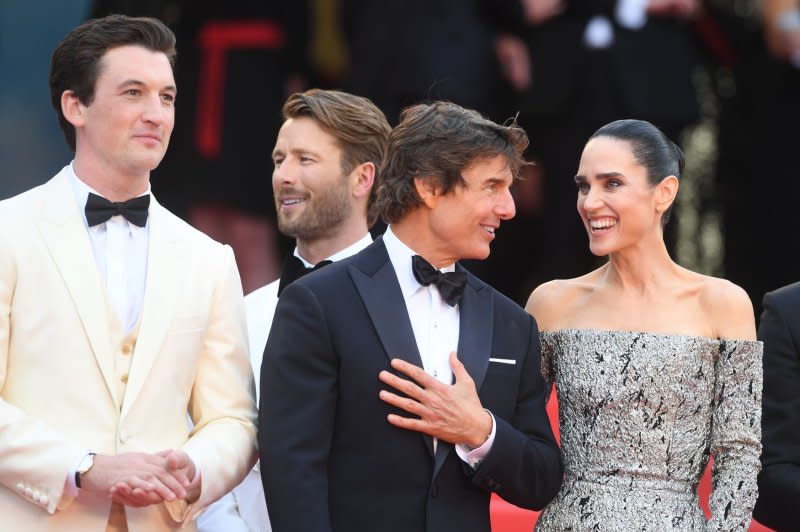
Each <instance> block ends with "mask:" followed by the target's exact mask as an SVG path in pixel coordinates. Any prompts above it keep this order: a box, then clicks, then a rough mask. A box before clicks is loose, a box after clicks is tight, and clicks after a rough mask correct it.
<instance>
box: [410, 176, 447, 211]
mask: <svg viewBox="0 0 800 532" xmlns="http://www.w3.org/2000/svg"><path fill="white" fill-rule="evenodd" d="M434 180H435V178H434V177H433V176H417V177H415V178H414V188H416V190H417V195H418V196H419V198H420V199H421V200H422V203H424V204H425V205H427V206H428V208H431V209H432V208H434V207H435V206H436V204H437V203H439V198H441V197H442V193H441V191H440V190H437V189H436V184H435V181H434Z"/></svg>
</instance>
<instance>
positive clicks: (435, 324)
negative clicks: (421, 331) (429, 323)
mask: <svg viewBox="0 0 800 532" xmlns="http://www.w3.org/2000/svg"><path fill="white" fill-rule="evenodd" d="M433 328H434V329H438V328H439V322H437V321H434V322H433Z"/></svg>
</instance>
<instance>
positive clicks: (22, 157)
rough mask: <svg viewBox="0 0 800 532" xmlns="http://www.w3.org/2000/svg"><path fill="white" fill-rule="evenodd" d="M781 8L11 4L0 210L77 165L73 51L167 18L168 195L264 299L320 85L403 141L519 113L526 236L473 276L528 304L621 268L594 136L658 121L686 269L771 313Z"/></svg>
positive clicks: (509, 0)
mask: <svg viewBox="0 0 800 532" xmlns="http://www.w3.org/2000/svg"><path fill="white" fill-rule="evenodd" d="M777 3H781V4H782V5H783V4H785V5H790V4H792V3H794V4H795V6H794V8H795V9H796V8H797V4H798V0H777V2H776V1H775V0H763V1H762V2H758V1H756V0H649V1H648V0H380V1H374V0H372V1H370V0H284V1H277V0H273V1H266V0H260V1H258V0H224V1H219V2H196V1H188V0H185V1H182V0H127V1H126V0H97V1H95V2H90V1H76V2H74V3H61V2H56V1H53V2H43V1H38V2H37V1H34V2H28V3H23V2H22V1H21V0H2V1H0V71H1V72H2V77H3V81H2V83H1V84H0V116H2V120H0V122H2V123H1V124H0V141H1V142H0V166H1V167H2V169H3V178H2V179H0V198H4V197H8V196H10V195H12V194H15V193H17V192H20V191H21V190H23V189H25V188H28V187H30V186H32V185H34V184H37V183H41V182H44V181H45V180H46V179H48V178H49V177H50V176H51V175H52V174H54V173H55V172H56V171H57V170H58V169H59V168H60V167H61V166H63V164H66V163H67V162H68V161H69V157H70V155H69V153H68V152H67V151H66V148H65V147H64V146H63V140H62V139H60V135H59V133H58V129H57V124H56V119H55V116H54V115H53V112H52V110H51V109H50V108H49V103H48V98H47V81H46V72H47V70H48V68H49V50H52V48H53V43H55V42H57V41H58V40H59V39H60V38H61V37H63V35H64V34H65V33H66V32H67V31H68V29H69V28H71V27H73V26H74V25H75V24H77V23H78V22H79V21H80V20H82V19H85V18H89V17H91V16H102V15H106V14H109V13H113V12H117V13H125V14H129V15H148V16H155V17H158V18H160V19H161V20H163V21H164V22H166V23H167V24H168V25H169V26H170V27H171V28H172V29H173V30H174V31H175V33H176V35H177V38H178V62H177V67H176V81H177V84H178V89H179V96H178V100H177V114H176V128H175V132H174V133H173V138H172V141H171V146H170V149H169V151H168V152H167V156H166V158H165V160H164V162H163V163H162V164H161V166H159V168H158V169H157V170H156V171H155V172H154V177H153V179H152V183H153V191H154V192H155V193H156V195H157V196H158V198H159V201H160V202H162V203H163V204H164V205H165V206H167V207H168V208H170V209H171V210H173V211H175V212H177V213H179V214H180V215H182V216H183V217H184V218H185V219H187V220H188V221H189V222H190V223H191V224H192V225H194V226H195V227H197V228H199V229H201V230H203V231H205V232H206V233H208V234H209V235H211V236H212V237H214V238H215V239H217V240H220V241H222V242H225V243H229V244H231V245H232V246H233V248H234V250H235V253H236V259H237V263H238V265H239V269H240V272H241V276H242V281H243V284H244V290H245V293H247V292H249V291H251V290H253V289H255V288H257V287H259V286H262V285H263V284H265V283H267V282H268V281H271V280H273V279H274V278H276V277H277V276H278V268H279V264H280V263H281V260H282V257H283V256H284V255H285V254H286V253H287V252H290V250H291V247H292V245H293V242H292V241H290V240H289V239H286V238H283V237H281V236H280V235H279V234H278V233H277V228H276V224H275V208H274V203H273V199H272V188H271V174H272V163H271V151H272V147H273V145H274V142H275V137H276V135H277V132H278V128H279V126H280V124H281V117H280V108H281V105H282V103H283V101H284V100H285V98H286V97H287V96H288V95H289V94H291V93H292V92H295V91H298V90H304V89H306V88H309V87H322V88H341V89H343V90H346V91H349V92H353V93H355V94H359V95H362V96H366V97H368V98H370V99H372V101H374V102H375V103H376V104H377V105H378V106H379V107H380V108H381V109H382V110H383V111H384V112H385V113H386V116H387V118H388V119H389V122H390V123H391V124H392V125H394V124H396V123H397V119H398V116H399V113H400V110H401V109H402V108H403V107H404V106H406V105H408V104H411V103H415V102H420V101H430V100H438V99H445V100H451V101H454V102H456V103H458V104H460V105H463V106H466V107H470V108H474V109H477V110H479V111H480V112H482V113H483V114H485V115H487V116H488V117H490V118H492V119H493V120H495V121H498V122H504V121H506V120H509V119H513V118H514V117H516V119H517V120H518V122H519V123H520V124H521V125H522V126H523V127H524V128H525V130H526V131H527V132H528V134H529V136H530V139H531V146H530V148H529V152H528V158H529V160H530V161H531V162H533V163H534V164H532V165H530V166H528V167H527V168H526V169H525V170H524V176H523V177H524V179H522V180H520V181H518V182H517V183H516V185H515V189H514V195H515V200H516V205H517V216H516V218H514V220H512V221H511V222H508V223H506V224H504V226H503V227H501V229H500V231H499V232H498V238H497V239H496V240H495V242H494V244H493V252H492V255H491V257H490V258H489V259H488V260H486V261H483V262H481V263H474V264H469V265H468V267H469V268H470V269H472V270H473V271H474V272H475V273H476V274H478V275H479V276H480V277H482V278H483V279H484V280H486V281H487V282H489V283H490V284H492V285H494V286H495V287H496V288H498V289H499V290H500V291H501V292H504V293H505V294H506V295H508V296H510V297H511V298H512V299H514V300H516V301H518V302H519V303H521V304H524V302H525V298H526V297H527V295H528V294H529V293H530V291H531V289H532V288H534V287H535V286H536V285H538V284H539V283H541V282H543V281H546V280H549V279H553V278H565V277H573V276H576V275H579V274H581V273H584V272H586V271H587V270H589V269H590V268H591V267H592V266H593V265H595V264H599V263H598V261H599V260H602V259H598V258H596V257H593V256H592V255H591V254H590V253H589V251H588V247H587V244H586V236H585V232H584V229H583V227H582V225H581V223H580V221H579V218H578V216H577V214H576V210H575V198H576V193H575V184H574V181H573V177H574V174H575V170H576V168H577V163H578V160H579V158H580V152H581V149H582V147H583V144H584V143H585V141H586V139H587V138H588V137H589V136H590V135H591V134H592V132H594V131H595V130H596V129H597V128H598V127H599V126H601V125H603V124H605V123H607V122H609V121H611V120H614V119H618V118H639V119H644V120H648V121H651V122H653V123H654V124H655V125H657V126H658V127H659V128H661V129H662V130H663V131H664V132H665V133H666V134H667V135H668V136H669V137H670V138H672V139H673V140H675V141H676V142H677V143H678V144H679V145H681V146H682V147H683V149H684V151H685V152H686V155H687V171H686V174H685V176H684V178H683V183H682V185H681V193H680V194H679V203H678V206H677V212H676V215H675V217H674V219H673V221H672V222H670V227H669V230H668V240H669V242H670V246H671V248H672V251H673V254H674V255H675V257H676V258H677V260H678V262H680V263H682V264H683V265H685V266H687V267H689V268H692V269H697V270H699V271H702V272H704V273H708V274H713V275H721V276H724V277H726V278H728V279H730V280H731V281H733V282H735V283H737V284H739V285H740V286H742V287H744V288H745V289H746V290H747V291H748V293H749V295H750V297H751V298H752V300H753V303H754V306H755V307H756V312H757V313H758V312H759V308H760V299H761V296H762V295H763V294H764V292H766V291H767V290H772V289H775V288H777V287H779V286H782V285H785V284H788V283H790V282H792V281H795V280H796V278H797V267H796V265H795V264H792V263H791V262H789V261H788V256H789V255H791V252H792V248H793V247H796V243H795V242H796V238H797V237H796V234H795V230H797V229H798V228H799V227H800V223H798V221H797V216H796V215H795V214H794V212H795V207H796V202H797V200H798V199H800V194H798V193H799V192H800V179H798V176H797V169H796V168H797V167H796V166H795V164H794V160H793V155H794V149H797V148H800V136H798V134H797V133H796V132H795V127H796V125H797V124H800V21H799V22H798V24H796V27H792V26H791V21H787V20H785V17H784V18H781V17H778V16H777V15H776V14H775V13H776V8H775V7H774V6H775V5H776V4H777ZM41 4H47V5H48V6H49V9H47V8H46V9H42V5H41ZM64 4H70V5H68V6H65V5H64ZM42 73H44V75H42ZM38 95H41V97H39V96H38ZM37 123H40V124H44V125H42V126H36V124H37ZM37 127H38V128H39V129H43V130H44V132H42V131H39V130H38V129H37ZM382 230H383V226H382V225H381V224H379V225H378V226H376V227H375V228H374V229H373V232H374V233H376V234H378V233H380V232H381V231H382ZM757 315H758V314H757Z"/></svg>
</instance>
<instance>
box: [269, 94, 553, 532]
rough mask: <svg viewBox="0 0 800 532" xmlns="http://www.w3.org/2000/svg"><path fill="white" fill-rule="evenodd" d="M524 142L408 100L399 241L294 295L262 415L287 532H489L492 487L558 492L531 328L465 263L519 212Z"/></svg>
mask: <svg viewBox="0 0 800 532" xmlns="http://www.w3.org/2000/svg"><path fill="white" fill-rule="evenodd" d="M527 142H528V141H527V136H526V134H525V133H524V131H522V129H520V128H519V127H517V126H516V125H515V124H512V125H510V126H499V125H497V124H495V123H493V122H491V121H489V120H487V119H484V118H483V117H481V116H480V115H479V114H478V113H476V112H474V111H470V110H466V109H463V108H461V107H459V106H457V105H455V104H451V103H444V102H439V103H434V104H432V105H416V106H413V107H410V108H408V109H407V110H405V111H404V112H403V114H402V116H401V121H400V124H399V125H398V127H397V128H395V130H394V131H393V132H392V134H391V135H390V140H389V148H388V152H387V160H386V161H385V163H384V165H383V167H382V170H381V184H380V188H379V190H378V200H377V201H378V203H377V204H378V207H379V209H380V211H381V213H382V216H383V218H384V221H386V222H387V223H388V224H389V227H388V228H387V231H386V233H385V234H384V235H383V237H381V238H379V239H378V240H376V241H375V243H373V244H372V245H370V246H369V247H367V248H366V249H364V250H363V251H361V252H360V253H359V254H357V255H355V256H354V257H352V258H350V259H346V260H343V261H340V262H336V263H334V264H332V265H330V266H328V267H326V268H323V269H321V270H319V271H316V272H313V273H311V274H309V275H307V276H305V277H303V278H301V279H300V280H298V281H296V282H294V283H293V284H291V285H289V286H288V287H287V288H286V289H285V290H284V291H283V293H282V294H281V298H280V300H279V302H278V306H277V309H276V313H275V318H274V320H273V325H272V330H271V332H270V336H269V339H268V341H267V346H266V349H265V351H264V360H263V364H262V368H261V390H262V395H261V401H260V403H261V404H260V406H261V410H260V417H259V444H260V449H261V464H262V469H261V474H262V482H263V484H264V492H265V495H266V498H267V500H268V501H269V513H270V520H271V522H272V527H273V530H275V531H276V532H282V531H289V532H294V531H298V530H304V531H305V530H309V531H311V530H313V531H315V532H316V531H347V532H351V531H361V530H380V531H381V532H393V531H397V532H409V531H417V530H419V531H423V530H428V531H436V532H441V531H449V530H452V531H458V532H470V531H475V532H479V531H480V532H488V531H489V529H490V523H489V495H490V493H491V492H497V493H498V494H499V495H500V496H502V497H503V498H505V499H506V500H508V501H510V502H512V503H514V504H517V505H519V506H523V507H526V508H541V507H542V506H544V505H545V504H546V503H547V502H548V501H549V500H550V499H551V498H552V497H553V496H554V495H555V493H556V491H557V490H558V488H559V485H560V482H561V462H560V458H559V451H558V447H557V445H556V443H555V440H554V438H553V434H552V431H551V430H550V425H549V422H548V419H547V415H546V413H545V409H544V403H545V398H546V395H547V388H546V386H545V385H544V382H543V380H542V378H541V376H540V369H539V368H540V357H539V338H538V331H537V328H536V323H535V322H534V321H533V319H532V318H531V317H530V316H529V315H528V314H526V313H525V312H524V311H523V310H522V309H521V308H519V307H518V306H517V305H516V304H514V303H513V302H512V301H510V300H509V299H507V298H505V297H504V296H502V295H501V294H499V293H498V292H496V291H495V290H494V289H492V288H491V287H490V286H488V285H486V284H485V283H483V282H481V281H480V280H479V279H477V278H476V277H474V276H472V275H471V274H469V273H468V272H466V271H465V270H464V269H463V268H462V267H461V266H459V265H458V264H456V261H458V260H460V259H466V258H471V259H483V258H486V257H487V256H488V255H489V245H490V243H491V241H492V240H493V239H494V238H495V234H494V233H495V230H496V229H497V228H498V227H499V226H500V224H501V222H502V221H505V220H508V219H510V218H511V217H513V216H514V212H515V211H514V202H513V199H512V198H511V194H510V192H509V187H510V186H511V183H512V181H513V178H514V176H515V175H516V174H517V172H518V170H519V168H520V165H521V163H522V159H521V156H522V151H523V150H524V148H525V146H526V145H527ZM423 258H424V259H423ZM456 353H457V355H456Z"/></svg>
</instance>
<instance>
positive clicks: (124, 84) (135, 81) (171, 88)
mask: <svg viewBox="0 0 800 532" xmlns="http://www.w3.org/2000/svg"><path fill="white" fill-rule="evenodd" d="M129 85H135V86H137V87H144V86H146V85H147V84H146V83H145V82H144V81H141V80H138V79H126V80H125V81H123V82H122V83H120V84H119V85H117V89H122V88H124V87H127V86H129ZM161 90H168V91H172V92H178V89H177V87H175V85H166V86H164V87H163V88H162V89H161Z"/></svg>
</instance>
